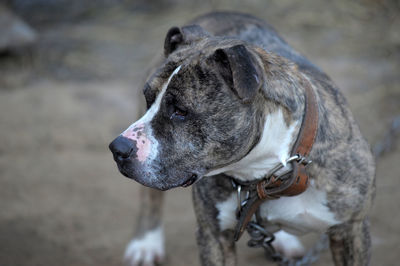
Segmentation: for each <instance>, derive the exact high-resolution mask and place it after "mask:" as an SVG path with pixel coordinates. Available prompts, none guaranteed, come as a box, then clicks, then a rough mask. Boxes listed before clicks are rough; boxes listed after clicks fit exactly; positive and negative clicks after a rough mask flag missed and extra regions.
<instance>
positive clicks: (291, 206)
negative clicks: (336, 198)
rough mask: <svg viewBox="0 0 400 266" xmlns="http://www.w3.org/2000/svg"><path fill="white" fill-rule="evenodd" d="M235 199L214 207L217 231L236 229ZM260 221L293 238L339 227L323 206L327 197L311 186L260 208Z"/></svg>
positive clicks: (264, 204)
mask: <svg viewBox="0 0 400 266" xmlns="http://www.w3.org/2000/svg"><path fill="white" fill-rule="evenodd" d="M236 201H237V199H236V195H235V194H232V196H231V197H229V198H228V199H227V200H226V201H224V202H220V203H218V204H217V208H218V210H219V215H218V219H219V224H220V229H221V230H225V229H233V228H234V227H235V225H236V216H235V210H236V206H237V203H236ZM260 214H261V217H262V218H264V219H267V221H268V222H269V223H271V224H274V225H277V226H279V228H281V229H283V230H285V231H287V232H290V233H292V234H297V235H299V234H304V233H308V232H323V231H325V230H326V229H327V228H329V227H330V226H332V225H335V224H338V223H339V221H338V220H336V219H335V217H334V214H333V213H332V212H331V211H330V210H329V208H328V207H327V205H326V193H325V192H323V191H319V190H317V189H315V188H314V187H313V186H312V185H311V186H310V187H309V188H308V189H307V190H306V191H305V192H304V193H302V194H300V195H297V196H294V197H282V198H280V199H277V200H267V201H266V202H265V203H263V204H262V205H261V207H260Z"/></svg>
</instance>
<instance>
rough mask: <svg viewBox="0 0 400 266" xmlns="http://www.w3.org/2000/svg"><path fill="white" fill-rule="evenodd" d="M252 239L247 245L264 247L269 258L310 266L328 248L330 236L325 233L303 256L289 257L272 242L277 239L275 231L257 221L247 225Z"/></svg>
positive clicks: (285, 264) (288, 264)
mask: <svg viewBox="0 0 400 266" xmlns="http://www.w3.org/2000/svg"><path fill="white" fill-rule="evenodd" d="M246 229H247V232H248V234H249V235H250V240H249V241H248V242H247V245H248V246H249V247H252V248H257V247H262V248H263V249H264V251H265V254H266V256H267V258H268V259H270V260H272V261H274V262H277V263H278V265H280V266H308V265H311V264H312V263H314V262H315V261H317V260H318V258H319V254H320V253H321V251H323V250H325V249H327V248H328V236H327V235H326V234H323V235H322V236H321V238H320V239H319V241H318V242H317V243H316V244H315V245H314V247H312V248H311V249H310V250H309V251H308V252H307V253H306V254H305V255H304V256H303V257H302V258H299V259H288V258H286V257H284V256H283V255H282V254H281V253H279V252H278V251H276V250H275V248H274V247H273V245H272V242H273V241H274V240H275V236H274V234H273V233H271V232H268V231H267V230H265V229H264V228H263V227H262V226H260V225H259V224H257V223H256V222H250V223H249V224H248V226H247V228H246Z"/></svg>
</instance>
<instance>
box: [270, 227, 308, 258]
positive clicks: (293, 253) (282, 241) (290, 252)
mask: <svg viewBox="0 0 400 266" xmlns="http://www.w3.org/2000/svg"><path fill="white" fill-rule="evenodd" d="M274 236H275V240H274V241H273V242H272V246H274V248H275V249H276V250H277V251H279V252H280V253H281V254H282V255H284V256H285V257H286V258H291V259H293V258H300V257H303V256H304V254H305V252H306V250H305V248H304V247H303V244H302V243H301V242H300V240H299V239H298V238H297V237H296V236H294V235H291V234H288V233H286V232H285V231H283V230H280V231H278V232H276V233H275V234H274Z"/></svg>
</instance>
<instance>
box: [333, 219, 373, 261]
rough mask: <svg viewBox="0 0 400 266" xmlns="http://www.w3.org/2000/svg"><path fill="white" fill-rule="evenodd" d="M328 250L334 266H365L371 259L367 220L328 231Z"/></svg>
mask: <svg viewBox="0 0 400 266" xmlns="http://www.w3.org/2000/svg"><path fill="white" fill-rule="evenodd" d="M329 238H330V248H331V252H332V257H333V261H334V262H335V265H336V266H345V265H346V266H350V265H351V266H366V265H369V262H370V258H371V239H370V235H369V223H368V220H367V219H364V220H363V221H357V222H353V223H346V224H343V225H339V226H335V227H334V228H331V230H330V231H329Z"/></svg>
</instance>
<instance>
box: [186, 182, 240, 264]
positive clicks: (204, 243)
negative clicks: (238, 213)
mask: <svg viewBox="0 0 400 266" xmlns="http://www.w3.org/2000/svg"><path fill="white" fill-rule="evenodd" d="M207 190H208V189H204V187H203V188H201V187H200V186H199V185H197V184H196V185H195V186H194V187H193V203H194V209H195V213H196V218H197V223H198V229H197V234H196V237H197V244H198V246H199V252H200V261H201V265H204V266H222V265H226V266H234V265H236V252H235V242H234V239H233V231H232V230H225V231H223V232H221V230H220V228H219V225H218V221H217V219H216V217H217V215H218V210H217V209H216V207H215V201H214V200H213V199H212V197H210V193H207Z"/></svg>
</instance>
